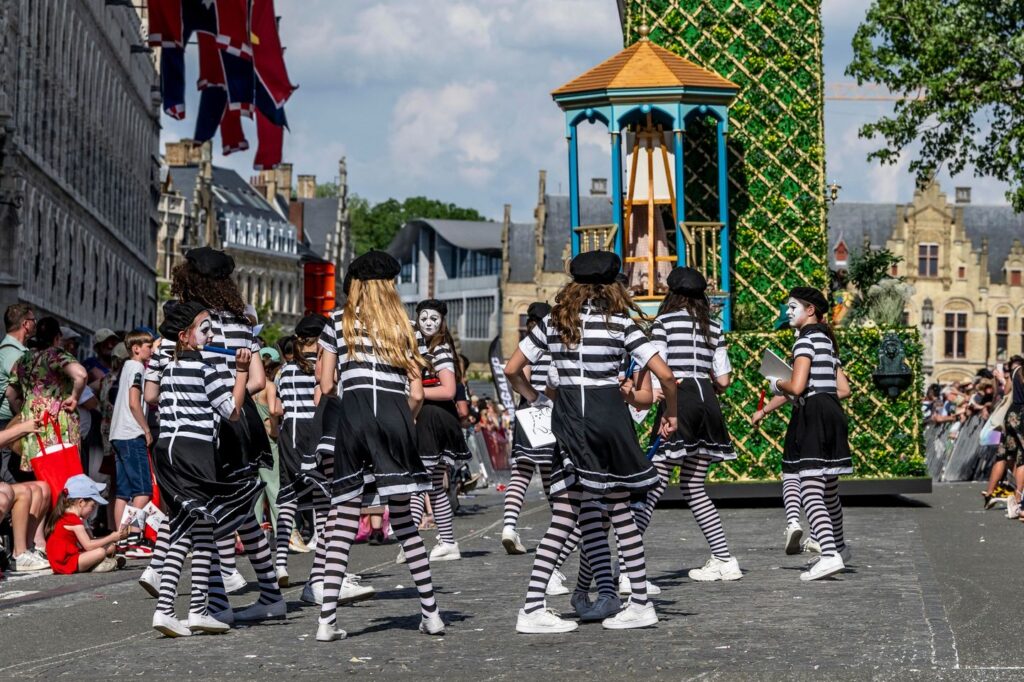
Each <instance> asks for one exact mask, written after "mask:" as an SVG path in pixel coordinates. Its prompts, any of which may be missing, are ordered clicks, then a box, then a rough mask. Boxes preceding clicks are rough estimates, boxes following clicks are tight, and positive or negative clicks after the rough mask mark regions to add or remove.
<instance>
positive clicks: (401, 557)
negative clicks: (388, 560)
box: [395, 547, 405, 564]
mask: <svg viewBox="0 0 1024 682" xmlns="http://www.w3.org/2000/svg"><path fill="white" fill-rule="evenodd" d="M395 563H396V564H404V563H405V548H404V547H399V548H398V556H396V557H395Z"/></svg>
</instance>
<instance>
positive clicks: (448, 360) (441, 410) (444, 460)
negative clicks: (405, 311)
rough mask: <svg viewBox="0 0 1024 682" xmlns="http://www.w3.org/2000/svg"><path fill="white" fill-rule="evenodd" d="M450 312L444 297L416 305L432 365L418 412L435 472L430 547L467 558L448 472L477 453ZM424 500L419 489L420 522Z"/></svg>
mask: <svg viewBox="0 0 1024 682" xmlns="http://www.w3.org/2000/svg"><path fill="white" fill-rule="evenodd" d="M447 314H448V305H447V304H445V303H444V301H438V300H436V299H432V298H431V299H427V300H424V301H420V302H419V304H418V305H417V306H416V326H417V329H416V344H417V348H418V350H419V353H420V355H421V356H422V357H423V359H424V360H426V362H427V365H428V366H427V368H426V369H425V370H424V372H425V375H424V377H425V378H424V385H423V396H424V400H423V406H422V407H421V408H420V411H419V414H418V415H416V439H417V441H418V443H419V450H420V459H421V460H422V461H423V466H424V467H425V468H426V470H427V473H429V474H430V479H431V488H430V506H431V509H432V511H433V513H434V523H436V524H437V533H438V543H437V546H436V547H434V549H432V550H431V551H430V560H431V561H432V562H433V561H456V560H458V559H461V558H462V554H461V553H460V552H459V543H457V542H456V541H455V514H454V512H453V510H452V505H451V501H450V500H449V499H448V490H447V489H446V486H445V474H446V473H447V472H448V468H449V465H456V462H464V461H466V460H468V459H470V458H471V457H472V455H471V454H470V452H469V447H468V446H467V445H466V437H465V436H464V435H463V433H462V427H461V426H460V425H459V413H458V412H457V411H456V409H455V386H456V385H457V384H458V383H459V382H460V381H461V380H462V373H461V371H459V370H458V369H457V368H456V366H455V342H454V341H453V340H452V335H451V333H450V332H449V331H448V325H447V323H446V322H445V315H447ZM424 506H425V501H424V499H423V496H422V495H415V496H414V497H413V500H412V518H413V521H414V522H415V523H416V526H417V527H419V524H420V520H421V519H422V518H423V510H424Z"/></svg>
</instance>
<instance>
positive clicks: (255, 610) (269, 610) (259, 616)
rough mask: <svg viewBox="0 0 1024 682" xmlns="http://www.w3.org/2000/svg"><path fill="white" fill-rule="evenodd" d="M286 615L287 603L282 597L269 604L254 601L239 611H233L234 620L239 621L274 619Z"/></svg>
mask: <svg viewBox="0 0 1024 682" xmlns="http://www.w3.org/2000/svg"><path fill="white" fill-rule="evenodd" d="M287 615H288V604H286V603H285V601H284V599H278V600H277V601H275V602H271V603H270V604H260V603H259V602H256V603H255V604H253V605H252V606H248V607H246V608H244V609H242V610H241V611H235V621H237V622H239V623H247V622H249V623H251V622H253V621H257V620H274V619H282V618H286V617H287Z"/></svg>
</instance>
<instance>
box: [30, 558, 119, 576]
mask: <svg viewBox="0 0 1024 682" xmlns="http://www.w3.org/2000/svg"><path fill="white" fill-rule="evenodd" d="M47 565H49V564H47ZM116 570H117V560H116V559H114V558H113V557H109V556H108V557H104V558H103V561H101V562H99V563H98V564H96V565H95V566H93V567H92V568H90V569H89V572H90V573H110V572H111V571H116Z"/></svg>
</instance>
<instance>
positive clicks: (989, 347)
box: [829, 183, 1024, 383]
mask: <svg viewBox="0 0 1024 682" xmlns="http://www.w3.org/2000/svg"><path fill="white" fill-rule="evenodd" d="M829 235H830V239H829V241H830V251H831V256H832V267H833V268H834V269H842V268H844V267H845V266H846V265H847V264H848V259H849V258H850V257H851V256H852V255H853V254H856V253H857V252H858V251H860V250H862V249H863V247H864V245H868V246H871V247H873V248H886V249H888V250H889V251H891V252H892V253H893V254H895V255H896V256H898V257H900V258H901V259H902V261H901V262H900V263H899V265H897V266H896V267H895V268H894V269H893V274H894V275H897V276H901V277H903V278H905V279H906V281H907V282H909V283H910V284H911V285H913V287H914V294H913V297H912V298H911V300H910V303H909V305H908V309H907V311H906V313H905V318H906V321H907V323H908V324H911V325H915V326H920V328H921V331H922V339H923V341H924V346H925V348H924V357H923V363H924V369H925V372H926V373H927V375H928V377H927V380H928V381H937V382H942V383H944V382H949V381H959V380H964V379H969V378H970V377H972V376H974V374H975V373H976V372H977V371H978V370H979V369H982V368H985V367H991V366H992V365H993V364H994V363H996V362H1001V361H1005V360H1006V359H1007V358H1008V357H1009V356H1011V355H1015V354H1024V282H1022V278H1024V244H1022V240H1024V215H1020V214H1016V213H1014V212H1013V209H1012V208H1011V207H1010V206H981V205H973V204H971V203H970V189H969V188H964V187H960V188H957V190H956V197H955V201H952V202H951V201H949V199H948V198H947V196H946V194H945V193H944V192H942V190H941V188H940V187H939V185H938V184H937V183H931V184H930V185H928V186H927V187H924V188H921V189H918V190H917V191H915V192H914V198H913V200H912V201H911V202H910V203H909V204H902V205H900V204H857V203H837V204H835V205H833V206H832V207H831V208H830V209H829Z"/></svg>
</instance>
